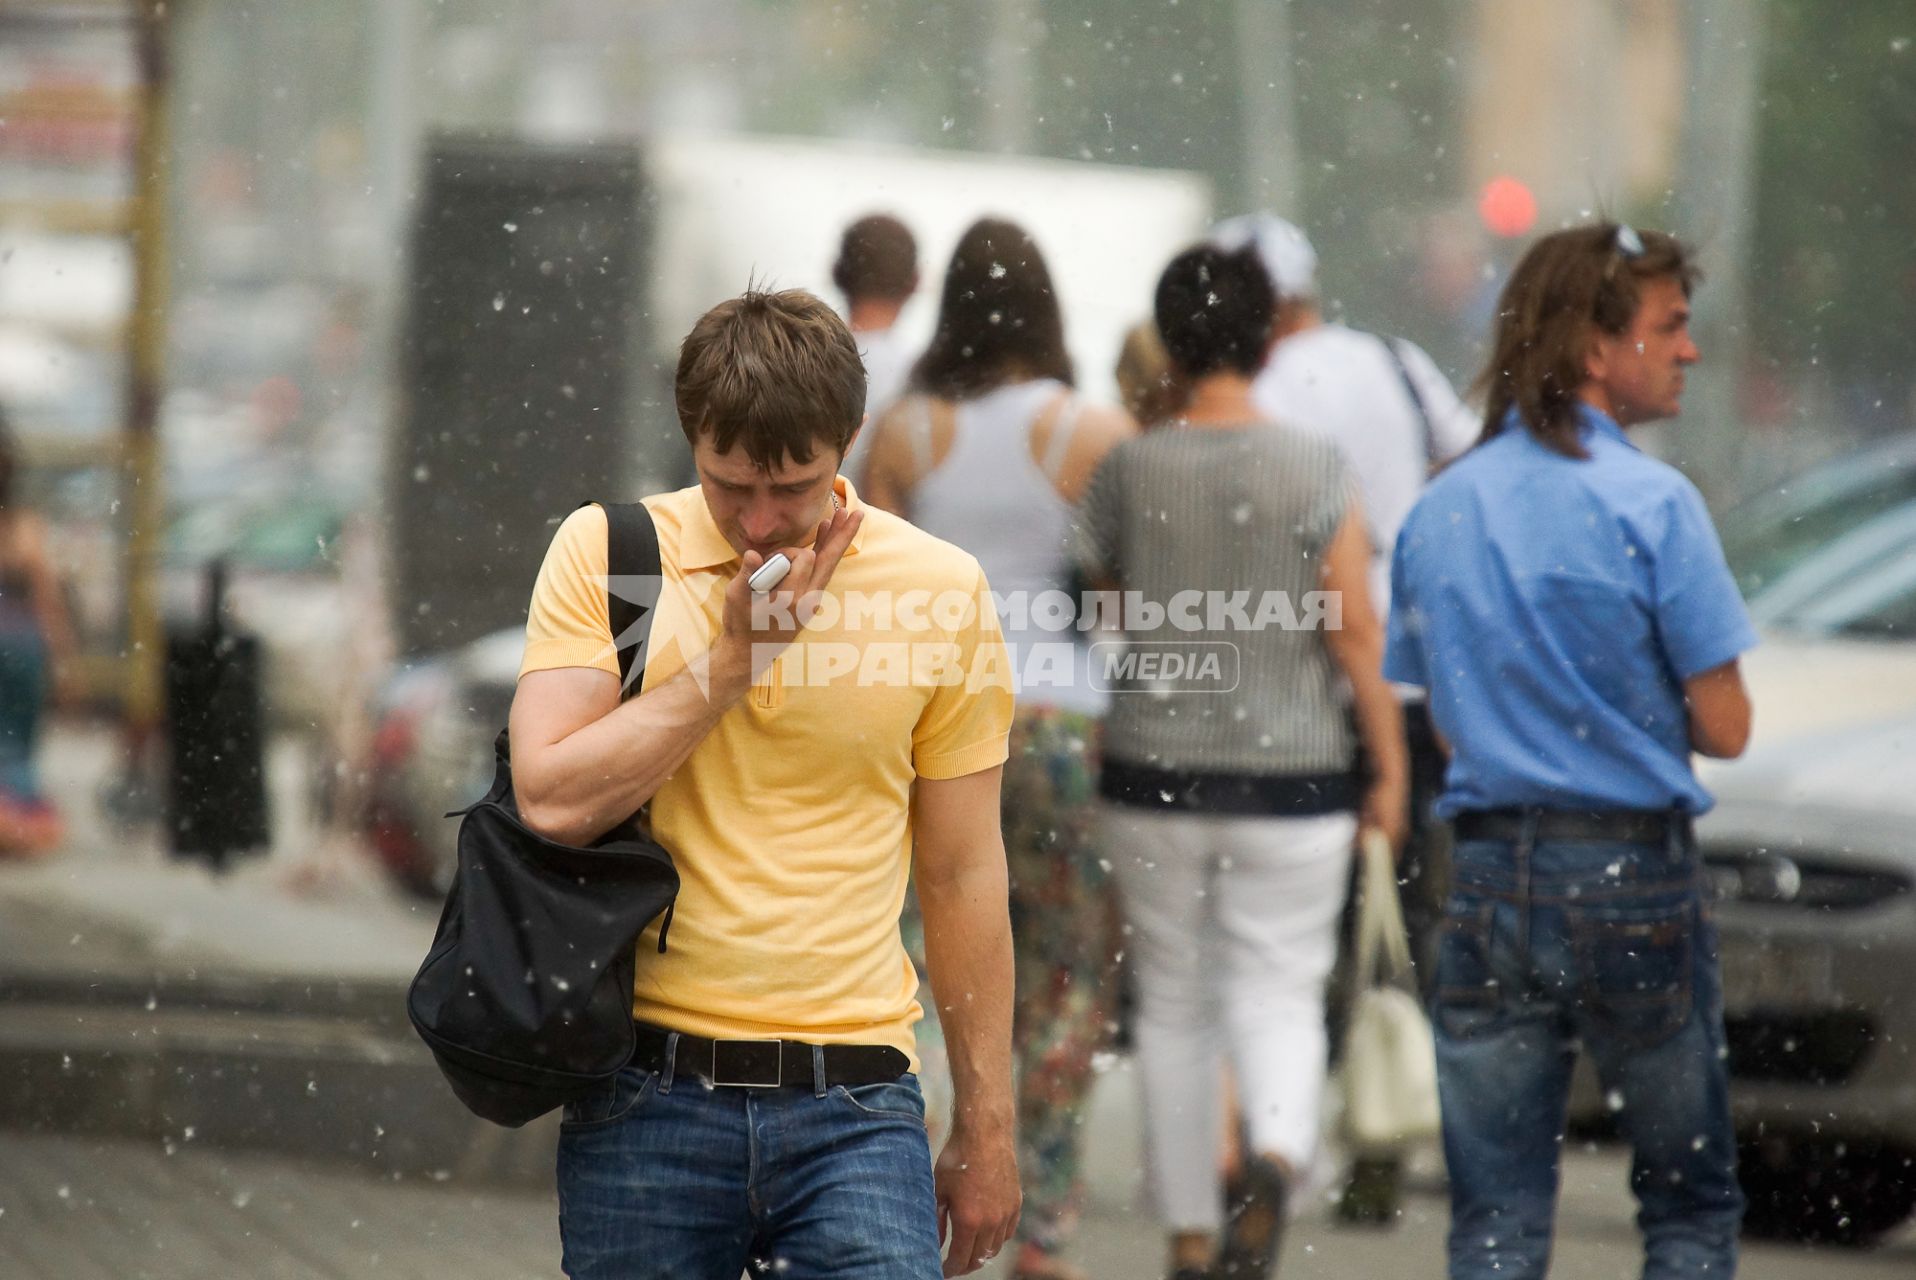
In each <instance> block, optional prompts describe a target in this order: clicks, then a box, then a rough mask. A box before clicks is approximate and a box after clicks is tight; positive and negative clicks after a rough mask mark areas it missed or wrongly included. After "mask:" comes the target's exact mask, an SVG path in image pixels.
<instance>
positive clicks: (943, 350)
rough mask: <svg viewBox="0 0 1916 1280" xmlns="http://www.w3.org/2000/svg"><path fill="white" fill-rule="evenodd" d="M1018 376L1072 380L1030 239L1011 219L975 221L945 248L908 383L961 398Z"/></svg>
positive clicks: (1059, 324) (1054, 303)
mask: <svg viewBox="0 0 1916 1280" xmlns="http://www.w3.org/2000/svg"><path fill="white" fill-rule="evenodd" d="M1018 374H1026V375H1029V376H1031V377H1035V378H1056V379H1057V380H1058V381H1059V382H1062V383H1065V384H1066V385H1067V386H1069V385H1072V384H1073V383H1074V382H1075V381H1076V379H1075V377H1074V376H1073V373H1072V368H1071V356H1070V355H1069V354H1068V353H1067V352H1066V351H1065V349H1064V316H1063V314H1062V313H1061V312H1060V311H1059V309H1058V295H1057V292H1056V291H1055V290H1054V289H1052V287H1051V272H1050V270H1049V269H1048V268H1047V267H1046V266H1045V262H1044V255H1043V254H1041V253H1039V252H1038V246H1037V243H1036V242H1035V241H1033V240H1032V238H1031V236H1030V235H1029V234H1028V233H1027V232H1026V231H1025V229H1024V228H1023V227H1020V226H1019V225H1018V224H1016V223H1015V222H1008V221H1006V220H1005V219H1003V218H980V219H979V220H978V221H976V222H974V223H972V224H971V227H970V229H969V230H967V231H966V232H965V234H964V235H963V236H962V237H960V238H959V241H958V247H957V248H956V249H954V250H953V251H952V255H951V267H950V269H949V270H948V271H946V272H945V288H944V293H943V294H942V295H941V296H940V298H939V300H938V328H937V330H936V332H934V333H933V334H932V339H931V345H930V346H929V347H926V348H925V354H924V355H922V356H920V357H919V358H918V363H917V365H915V366H914V367H913V368H912V371H911V388H912V390H914V391H921V392H924V393H926V394H928V395H934V396H942V397H944V398H946V399H950V400H963V399H966V398H968V397H970V396H975V395H980V394H982V393H984V392H986V391H990V390H991V389H992V388H994V387H998V386H1001V385H1003V384H1004V383H1006V382H1008V381H1010V380H1011V379H1012V378H1013V377H1014V376H1017V375H1018Z"/></svg>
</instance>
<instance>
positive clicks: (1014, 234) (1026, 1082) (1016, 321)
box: [865, 219, 1136, 1280]
mask: <svg viewBox="0 0 1916 1280" xmlns="http://www.w3.org/2000/svg"><path fill="white" fill-rule="evenodd" d="M1071 384H1072V369H1071V358H1070V356H1069V355H1067V354H1066V352H1065V347H1064V324H1063V319H1062V317H1061V315H1060V313H1059V309H1058V303H1057V298H1056V296H1055V294H1054V293H1053V292H1052V288H1051V276H1050V272H1049V271H1048V270H1047V269H1046V267H1045V263H1044V258H1043V257H1042V256H1041V255H1040V254H1039V252H1038V247H1037V245H1036V244H1034V243H1033V242H1032V240H1031V237H1030V236H1029V235H1027V234H1026V233H1025V232H1024V231H1023V230H1022V229H1021V228H1019V227H1017V226H1015V225H1014V224H1012V223H1009V222H1005V221H1001V220H997V219H984V220H982V221H979V222H977V223H975V224H973V226H972V227H971V228H970V230H968V231H966V232H965V234H964V236H963V237H962V238H961V239H960V240H959V242H958V248H957V250H956V251H955V252H954V253H953V255H952V260H951V268H950V270H949V272H948V273H947V274H946V277H945V285H944V294H943V297H942V300H941V302H940V306H939V314H938V328H937V331H936V333H935V335H934V336H933V338H932V342H931V346H930V347H929V348H928V349H927V350H926V352H925V354H924V356H923V357H922V358H921V359H920V360H919V361H918V364H917V366H916V368H914V369H913V371H912V377H911V382H910V384H909V385H908V388H907V394H906V395H905V397H904V398H903V399H902V400H901V401H900V402H899V403H898V404H897V405H896V406H895V407H894V408H893V409H892V410H891V411H890V412H888V413H886V414H885V415H884V416H883V417H882V418H880V419H879V421H878V422H876V423H874V424H873V425H872V427H871V428H870V430H872V432H873V433H874V437H875V438H874V439H873V441H872V445H871V453H870V455H869V458H870V460H869V462H868V464H867V471H866V492H865V497H866V500H867V501H869V502H872V503H874V504H875V505H878V506H881V507H885V508H887V509H888V510H891V511H894V512H897V513H898V514H900V515H903V516H905V517H906V518H907V519H909V520H911V521H912V522H913V523H914V524H917V525H918V526H919V527H920V528H922V529H924V530H926V531H927V532H929V533H932V534H935V535H936V536H938V537H940V538H943V539H945V540H946V541H947V542H951V543H955V544H956V545H958V546H960V547H963V548H964V549H965V550H967V551H969V552H971V553H972V554H973V555H974V556H976V557H977V558H978V561H979V563H980V564H981V565H982V566H983V568H984V571H985V577H986V580H987V581H989V582H990V583H991V589H992V592H993V593H994V595H995V596H996V597H997V598H998V600H999V602H1000V608H999V616H1000V620H1001V622H1002V623H1003V625H1004V631H1005V641H1006V643H1007V645H1009V646H1010V648H1011V652H1012V656H1013V661H1014V664H1015V666H1016V669H1017V680H1018V713H1017V719H1016V720H1015V721H1014V722H1013V725H1012V730H1011V757H1010V759H1009V760H1008V761H1007V762H1006V764H1005V773H1004V801H1003V818H1004V836H1005V853H1006V857H1007V860H1008V862H1009V867H1010V873H1011V923H1012V938H1013V944H1014V946H1015V948H1016V953H1017V966H1018V981H1017V989H1018V1003H1017V1010H1016V1016H1015V1019H1014V1025H1013V1042H1014V1047H1015V1052H1016V1055H1017V1059H1018V1067H1019V1087H1018V1111H1019V1115H1018V1130H1019V1141H1020V1144H1021V1150H1020V1152H1019V1166H1020V1170H1021V1173H1022V1176H1023V1182H1024V1193H1025V1202H1024V1215H1023V1218H1022V1220H1021V1221H1020V1223H1019V1226H1018V1236H1019V1242H1020V1247H1019V1250H1018V1257H1017V1260H1016V1263H1015V1266H1014V1270H1013V1275H1014V1276H1015V1277H1024V1278H1026V1280H1036V1278H1037V1277H1077V1276H1081V1275H1082V1272H1080V1271H1078V1270H1077V1269H1076V1268H1074V1267H1072V1266H1070V1265H1069V1264H1068V1263H1066V1262H1065V1261H1064V1259H1063V1258H1062V1256H1061V1252H1062V1250H1063V1248H1064V1246H1065V1245H1066V1243H1067V1242H1068V1240H1069V1237H1070V1234H1071V1231H1072V1228H1073V1226H1074V1224H1075V1218H1076V1213H1077V1205H1078V1201H1079V1199H1080V1197H1081V1181H1082V1179H1081V1177H1080V1174H1079V1149H1078V1147H1079V1144H1078V1132H1079V1126H1078V1120H1079V1112H1080V1110H1081V1108H1082V1106H1083V1104H1084V1100H1085V1095H1086V1093H1087V1092H1088V1090H1089V1086H1090V1082H1091V1058H1092V1055H1093V1053H1095V1052H1096V1051H1097V1050H1098V1049H1099V1048H1100V1047H1101V1046H1102V1045H1103V1043H1104V1040H1105V1028H1106V1026H1107V1024H1108V1023H1109V1021H1110V1018H1111V1015H1112V1011H1113V1010H1112V1006H1113V998H1114V996H1115V994H1116V990H1115V986H1116V984H1115V983H1114V982H1113V981H1112V973H1113V969H1114V957H1115V955H1116V916H1117V913H1116V906H1115V898H1114V894H1113V890H1112V888H1111V886H1110V884H1109V883H1108V881H1107V879H1106V876H1105V873H1104V871H1103V870H1102V869H1101V866H1100V863H1099V859H1098V856H1097V853H1096V851H1095V849H1094V847H1093V844H1092V836H1093V832H1094V831H1095V827H1096V822H1095V818H1096V797H1097V778H1096V760H1097V717H1098V716H1099V715H1100V714H1101V713H1102V711H1103V709H1104V695H1103V694H1102V693H1101V692H1100V691H1099V690H1098V689H1096V688H1095V687H1094V686H1093V684H1092V682H1091V680H1090V678H1089V663H1088V658H1087V653H1088V644H1087V641H1086V638H1085V637H1083V636H1080V635H1077V634H1076V625H1075V616H1076V610H1075V608H1074V607H1073V606H1072V605H1071V604H1070V595H1069V593H1071V592H1072V591H1073V579H1072V575H1071V559H1070V532H1071V527H1072V511H1073V507H1074V505H1075V504H1076V502H1077V500H1078V498H1079V497H1080V496H1081V495H1082V493H1083V491H1084V488H1085V486H1086V485H1087V484H1088V483H1089V482H1090V478H1091V475H1092V473H1093V472H1094V471H1095V470H1096V469H1097V466H1098V464H1099V462H1101V461H1102V460H1103V459H1104V456H1105V454H1107V453H1109V452H1110V450H1111V449H1112V448H1113V447H1115V446H1116V445H1117V444H1118V443H1119V442H1121V441H1122V440H1124V439H1126V438H1128V437H1129V436H1131V435H1133V434H1135V432H1136V427H1135V425H1134V424H1133V423H1132V422H1131V419H1130V418H1129V416H1127V415H1126V414H1125V413H1124V412H1123V411H1122V410H1119V409H1115V408H1106V407H1102V406H1088V405H1084V404H1082V403H1080V401H1079V400H1078V398H1077V396H1076V394H1075V393H1074V392H1073V391H1072V389H1071ZM908 924H909V922H908ZM929 1021H930V1018H929V1016H928V1017H927V1023H929ZM920 1047H921V1053H920V1057H921V1058H926V1057H927V1055H926V1054H925V1053H924V1052H923V1051H922V1050H923V1047H924V1046H923V1043H922V1041H921V1046H920Z"/></svg>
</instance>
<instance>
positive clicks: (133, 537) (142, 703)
mask: <svg viewBox="0 0 1916 1280" xmlns="http://www.w3.org/2000/svg"><path fill="white" fill-rule="evenodd" d="M136 2H137V3H138V5H139V8H140V13H139V30H138V41H139V63H140V84H139V90H138V93H139V113H138V119H139V130H140V136H139V145H138V148H137V151H136V153H135V158H134V165H135V173H134V184H133V190H134V194H133V209H132V217H131V219H130V225H131V227H132V233H133V246H132V247H133V323H132V330H131V335H130V337H131V341H130V347H131V350H130V352H129V355H130V359H129V361H128V374H127V397H126V402H127V419H126V454H125V460H124V469H123V471H122V473H121V476H122V486H123V487H122V493H123V495H124V498H123V501H124V510H125V511H126V513H127V539H126V621H127V652H126V663H125V667H124V671H125V685H124V709H125V715H126V726H127V730H128V733H129V735H130V745H131V746H132V747H134V748H135V749H138V748H139V747H141V746H142V745H143V744H144V743H145V742H146V741H147V740H148V739H149V738H150V737H151V736H152V733H153V731H154V730H155V729H156V728H157V727H158V725H159V722H160V717H161V713H162V709H161V705H160V703H161V673H162V664H163V663H164V662H165V637H164V635H163V634H162V630H161V621H160V611H159V602H158V599H157V593H156V587H155V583H156V579H157V577H158V570H159V553H160V533H161V528H162V526H163V524H164V522H165V516H166V505H165V498H164V495H163V494H162V493H161V489H160V480H161V474H160V472H161V468H160V449H159V431H158V426H159V411H160V393H161V389H162V388H163V387H164V385H165V372H166V370H165V364H166V290H167V272H166V265H167V264H166V212H167V211H166V189H167V182H166V179H167V167H168V155H167V146H168V140H167V128H166V101H167V99H166V93H167V65H166V58H167V39H166V35H167V5H166V0H136Z"/></svg>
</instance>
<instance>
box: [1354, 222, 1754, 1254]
mask: <svg viewBox="0 0 1916 1280" xmlns="http://www.w3.org/2000/svg"><path fill="white" fill-rule="evenodd" d="M1697 279H1698V273H1697V270H1696V268H1695V265H1694V263H1693V261H1692V259H1691V256H1690V253H1689V251H1688V250H1687V249H1686V248H1685V247H1684V246H1683V245H1682V244H1680V243H1679V242H1678V241H1676V240H1675V239H1674V238H1672V237H1670V236H1668V235H1664V234H1661V233H1658V232H1649V231H1645V232H1638V231H1636V230H1634V229H1633V228H1630V227H1627V226H1618V225H1616V224H1614V223H1600V224H1597V225H1594V226H1587V227H1578V228H1573V229H1571V230H1568V231H1562V232H1558V233H1556V234H1555V235H1551V236H1547V237H1545V238H1544V239H1542V240H1540V241H1538V243H1537V244H1535V245H1534V246H1532V247H1531V249H1530V251H1529V253H1527V254H1526V255H1525V257H1524V260H1523V261H1522V262H1521V263H1520V264H1519V265H1518V267H1517V269H1516V271H1515V273H1513V275H1512V276H1511V279H1510V282H1509V284H1508V285H1507V286H1506V288H1505V291H1504V295H1503V299H1502V302H1501V304H1500V305H1499V308H1498V319H1497V332H1496V337H1495V343H1494V346H1493V351H1492V356H1491V360H1490V364H1489V366H1488V369H1487V371H1486V373H1485V375H1484V378H1483V385H1484V388H1485V389H1486V391H1487V393H1488V394H1487V399H1486V412H1485V428H1484V440H1483V442H1482V443H1481V444H1480V445H1479V446H1478V447H1477V448H1476V449H1474V450H1472V451H1471V452H1470V453H1469V454H1466V455H1465V456H1464V457H1463V458H1462V459H1461V460H1459V461H1458V462H1457V463H1455V464H1454V465H1452V466H1451V467H1450V468H1449V469H1448V470H1447V471H1445V472H1444V473H1443V474H1442V475H1441V476H1440V477H1438V479H1437V480H1436V481H1435V482H1434V483H1433V484H1432V485H1431V487H1430V489H1429V490H1428V491H1427V492H1426V493H1425V495H1424V497H1423V498H1422V500H1421V501H1419V502H1418V504H1417V506H1416V507H1415V509H1413V510H1412V512H1411V514H1410V516H1409V518H1408V519H1407V520H1406V521H1405V524H1404V527H1403V531H1402V533H1401V534H1400V536H1399V538H1398V541H1397V549H1396V554H1395V557H1394V560H1393V563H1392V583H1393V608H1392V612H1391V618H1390V636H1389V646H1388V652H1387V654H1386V657H1385V661H1384V674H1385V675H1386V676H1388V677H1389V678H1390V679H1392V680H1398V681H1402V682H1404V683H1406V684H1413V685H1420V686H1423V687H1424V688H1426V689H1428V690H1429V694H1430V705H1431V712H1432V716H1433V718H1434V720H1435V722H1436V726H1437V729H1438V731H1439V733H1440V734H1441V735H1442V737H1443V738H1444V739H1445V740H1446V741H1447V743H1448V744H1449V746H1450V750H1451V758H1450V766H1449V769H1448V772H1447V775H1446V778H1445V789H1444V794H1443V796H1442V797H1441V798H1440V799H1439V801H1438V803H1437V811H1438V813H1439V814H1440V815H1442V816H1444V817H1448V818H1450V819H1452V820H1453V822H1454V823H1455V825H1456V834H1457V845H1456V850H1455V853H1454V855H1453V885H1452V892H1451V897H1450V900H1449V903H1448V904H1447V908H1446V920H1445V924H1444V932H1443V937H1442V941H1441V944H1440V946H1439V949H1438V958H1437V968H1436V991H1435V994H1434V997H1433V1000H1432V1013H1433V1020H1434V1022H1435V1029H1436V1034H1437V1057H1438V1076H1439V1084H1440V1091H1441V1095H1442V1100H1443V1115H1444V1148H1445V1155H1446V1157H1447V1159H1448V1164H1449V1172H1450V1181H1451V1231H1450V1274H1451V1276H1452V1277H1454V1278H1458V1280H1462V1278H1466V1277H1468V1278H1471V1280H1474V1278H1475V1277H1480V1276H1482V1277H1489V1276H1496V1277H1499V1280H1517V1278H1520V1277H1533V1276H1534V1277H1541V1276H1542V1275H1543V1274H1544V1271H1545V1268H1546V1266H1547V1265H1548V1262H1549V1256H1550V1241H1551V1225H1552V1218H1553V1215H1554V1209H1555V1201H1556V1191H1557V1177H1558V1154H1559V1150H1560V1147H1561V1145H1562V1139H1563V1126H1564V1105H1565V1096H1566V1094H1567V1091H1568V1087H1569V1080H1570V1069H1571V1065H1572V1062H1573V1060H1574V1057H1575V1050H1574V1046H1575V1044H1576V1043H1577V1042H1579V1041H1580V1042H1581V1043H1582V1044H1583V1046H1584V1047H1585V1048H1586V1049H1587V1050H1588V1051H1589V1053H1590V1054H1591V1056H1592V1057H1593V1059H1594V1060H1595V1062H1596V1064H1597V1069H1598V1073H1599V1075H1600V1076H1601V1078H1602V1080H1603V1085H1604V1090H1605V1096H1606V1098H1607V1099H1608V1100H1609V1104H1610V1106H1611V1108H1612V1109H1613V1110H1614V1111H1615V1113H1616V1118H1617V1120H1618V1122H1619V1124H1620V1126H1621V1128H1622V1130H1623V1133H1624V1134H1625V1136H1626V1137H1628V1139H1629V1140H1630V1142H1631V1144H1632V1147H1633V1148H1634V1152H1635V1161H1634V1163H1633V1166H1632V1170H1631V1187H1632V1189H1633V1190H1634V1192H1635V1193H1636V1196H1637V1200H1638V1203H1639V1205H1640V1206H1641V1213H1640V1214H1639V1216H1638V1223H1639V1225H1640V1226H1641V1228H1642V1230H1643V1233H1644V1250H1645V1264H1644V1272H1643V1274H1644V1276H1645V1277H1646V1278H1649V1277H1658V1278H1661V1277H1675V1276H1696V1275H1709V1276H1723V1277H1728V1276H1730V1275H1732V1274H1733V1273H1734V1271H1735V1268H1736V1235H1737V1227H1738V1224H1739V1222H1740V1220H1741V1218H1742V1211H1743V1198H1742V1194H1741V1192H1740V1191H1739V1189H1738V1186H1737V1181H1736V1143H1735V1135H1734V1133H1733V1131H1732V1129H1731V1124H1730V1116H1729V1102H1728V1083H1727V1079H1726V1072H1725V1067H1724V1061H1723V1047H1724V1040H1723V1012H1722V991H1721V983H1720V980H1719V976H1718V972H1717V962H1716V938H1715V933H1714V930H1713V928H1712V927H1711V925H1710V923H1709V921H1708V919H1707V918H1706V915H1705V912H1704V908H1703V905H1702V902H1701V900H1700V898H1699V894H1698V879H1697V867H1696V855H1695V846H1694V844H1693V842H1692V839H1691V834H1690V821H1691V819H1692V818H1694V817H1695V816H1696V815H1697V814H1700V813H1702V812H1704V811H1705V810H1706V809H1708V808H1709V807H1710V803H1711V801H1710V796H1709V794H1708V793H1707V792H1706V791H1704V790H1703V788H1702V787H1701V786H1700V785H1698V783H1697V780H1696V776H1695V774H1694V773H1693V772H1692V770H1691V767H1690V755H1691V752H1692V751H1700V752H1702V753H1704V754H1705V755H1712V756H1721V757H1730V756H1736V755H1739V754H1741V753H1742V751H1743V748H1744V746H1745V744H1746V743H1747V741H1748V738H1749V727H1750V705H1749V698H1748V695H1747V693H1746V692H1745V690H1744V687H1743V680H1742V676H1741V674H1740V673H1739V671H1738V667H1737V658H1738V655H1740V654H1741V653H1743V652H1744V651H1745V650H1747V649H1749V648H1750V647H1751V646H1752V645H1753V644H1754V643H1755V640H1756V637H1755V633H1754V632H1753V631H1752V630H1751V627H1750V623H1749V618H1748V615H1747V614H1746V612H1745V611H1744V608H1743V603H1742V600H1741V599H1740V597H1739V596H1738V594H1737V590H1736V586H1735V584H1734V582H1733V581H1732V580H1731V577H1730V574H1729V571H1728V569H1727V568H1726V566H1725V565H1724V563H1723V552H1722V549H1721V547H1720V545H1719V544H1718V542H1717V538H1716V534H1715V531H1714V530H1713V529H1712V527H1711V525H1710V519H1709V516H1708V515H1707V513H1706V512H1705V511H1704V507H1703V501H1702V498H1701V497H1700V496H1699V495H1698V494H1697V491H1696V489H1695V487H1694V486H1692V485H1691V484H1690V482H1689V481H1688V480H1686V479H1684V478H1683V476H1681V475H1680V474H1678V473H1677V472H1676V471H1675V470H1673V469H1672V468H1670V467H1668V466H1666V465H1664V464H1663V463H1661V462H1658V461H1656V460H1654V459H1652V458H1649V457H1647V456H1645V455H1644V454H1642V453H1640V452H1638V450H1637V449H1636V448H1635V446H1633V445H1632V444H1630V442H1629V441H1628V439H1627V438H1626V437H1625V435H1624V431H1625V429H1626V428H1628V427H1632V426H1635V425H1637V424H1638V423H1643V422H1649V421H1653V420H1655V419H1658V418H1667V417H1671V416H1674V415H1675V414H1676V412H1677V411H1678V402H1679V400H1680V398H1681V396H1682V392H1683V377H1684V371H1685V370H1686V369H1687V368H1688V366H1690V365H1691V364H1693V363H1695V361H1696V359H1697V356H1698V352H1697V349H1696V346H1695V344H1694V343H1693V342H1692V341H1691V339H1690V334H1689V328H1688V324H1689V314H1690V312H1689V294H1690V289H1691V287H1692V285H1693V284H1694V283H1695V282H1696V280H1697Z"/></svg>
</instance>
